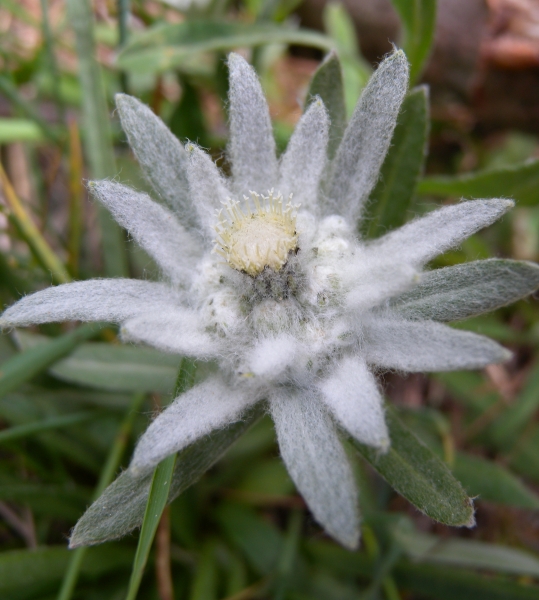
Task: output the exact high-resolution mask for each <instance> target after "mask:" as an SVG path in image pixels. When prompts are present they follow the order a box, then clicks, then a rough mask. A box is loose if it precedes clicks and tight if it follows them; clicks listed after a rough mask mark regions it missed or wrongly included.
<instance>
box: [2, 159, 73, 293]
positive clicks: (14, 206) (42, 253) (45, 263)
mask: <svg viewBox="0 0 539 600" xmlns="http://www.w3.org/2000/svg"><path fill="white" fill-rule="evenodd" d="M0 185H1V186H2V189H3V192H4V198H5V200H6V203H7V207H8V216H9V217H10V219H11V221H12V222H13V224H14V225H15V227H16V228H17V229H18V231H19V233H20V234H21V236H22V238H23V239H24V241H25V242H26V243H27V244H28V247H29V248H30V250H31V251H32V254H33V255H34V256H35V258H36V260H37V261H38V263H39V264H40V265H41V266H42V267H43V269H44V270H45V271H46V272H48V273H50V274H51V276H52V279H53V281H54V282H55V283H67V282H68V281H71V277H70V276H69V273H68V272H67V270H66V268H65V267H64V265H63V263H62V261H61V260H60V259H59V258H58V256H57V255H56V254H55V253H54V250H53V249H52V248H51V247H50V246H49V244H48V243H47V241H46V240H45V238H44V237H43V236H42V235H41V232H40V231H39V229H38V228H37V227H36V225H35V223H34V222H33V221H32V219H31V218H30V215H29V214H28V212H27V211H26V209H25V208H24V206H23V204H22V202H21V201H20V200H19V198H18V197H17V194H16V193H15V190H14V189H13V186H12V185H11V182H10V181H9V179H8V177H7V175H6V172H5V171H4V169H3V167H2V165H0Z"/></svg>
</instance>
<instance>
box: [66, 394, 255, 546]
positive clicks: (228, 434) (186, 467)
mask: <svg viewBox="0 0 539 600" xmlns="http://www.w3.org/2000/svg"><path fill="white" fill-rule="evenodd" d="M263 412H264V408H263V407H262V406H260V405H259V406H257V407H256V408H255V409H253V410H252V411H251V412H249V413H248V414H247V415H245V416H244V418H243V419H242V420H241V421H239V422H238V423H234V424H233V425H230V426H229V427H227V428H226V429H221V430H219V431H215V432H213V433H212V434H210V435H208V436H206V437H204V438H202V439H201V440H199V441H198V442H196V443H194V444H192V445H191V446H189V447H188V448H186V449H185V450H183V451H182V452H180V453H179V454H178V457H177V459H176V467H175V471H174V476H173V479H172V483H171V487H170V493H169V497H168V501H169V502H172V500H174V498H176V497H177V496H179V495H180V494H181V493H182V492H183V491H184V490H186V489H187V488H188V487H189V486H191V485H192V484H193V483H195V482H196V481H197V480H198V479H199V478H200V477H201V476H202V475H203V474H204V473H205V472H206V471H207V470H208V469H209V468H210V467H211V466H212V465H213V464H214V463H215V462H216V461H217V460H219V458H220V457H221V456H222V455H223V454H224V453H225V452H226V451H227V449H228V448H229V447H230V446H231V445H232V444H233V443H234V442H235V441H236V440H237V438H238V437H239V436H240V435H242V434H243V433H244V432H245V431H246V430H247V429H248V428H249V427H250V426H251V425H252V424H253V423H255V422H256V421H257V420H258V419H259V418H260V417H261V416H262V414H263ZM151 479H152V474H151V473H150V474H148V475H145V476H144V477H135V476H134V475H132V473H131V471H129V470H127V471H124V473H122V474H121V475H120V476H119V477H118V478H117V479H116V481H114V483H112V484H111V485H110V486H109V487H108V488H107V489H106V490H105V492H104V493H103V494H102V495H101V496H100V497H99V498H98V499H97V500H96V501H95V502H94V503H93V504H92V505H91V506H90V508H88V510H87V511H86V512H85V513H84V515H83V516H82V517H81V519H80V520H79V522H78V523H77V524H76V526H75V529H74V530H73V535H72V537H71V543H70V545H71V547H72V548H75V547H77V546H85V545H91V544H99V543H101V542H106V541H108V540H113V539H117V538H120V537H122V536H124V535H126V534H127V533H129V532H130V531H132V530H133V529H135V528H136V527H140V525H141V523H142V520H143V517H144V510H145V507H146V502H147V500H148V493H149V490H150V484H151Z"/></svg>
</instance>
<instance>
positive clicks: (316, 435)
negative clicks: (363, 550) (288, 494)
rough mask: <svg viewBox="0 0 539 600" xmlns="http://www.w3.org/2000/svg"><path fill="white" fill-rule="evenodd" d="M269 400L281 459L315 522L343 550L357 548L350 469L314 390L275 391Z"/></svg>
mask: <svg viewBox="0 0 539 600" xmlns="http://www.w3.org/2000/svg"><path fill="white" fill-rule="evenodd" d="M269 401H270V410H271V416H272V417H273V420H274V422H275V430H276V432H277V440H278V442H279V448H280V450H281V456H282V458H283V460H284V462H285V465H286V468H287V469H288V472H289V473H290V475H291V477H292V479H293V480H294V483H295V484H296V485H297V487H298V489H299V491H300V492H301V494H302V495H303V497H304V498H305V500H306V501H307V503H308V505H309V507H310V509H311V510H312V512H313V515H314V517H315V519H316V520H317V521H318V522H319V523H320V524H321V525H322V526H323V527H324V529H326V531H328V533H330V534H331V535H332V536H333V537H335V538H336V539H338V540H339V541H340V542H341V543H342V544H343V545H344V546H346V547H347V548H350V549H352V550H353V549H355V548H357V545H358V542H359V512H358V497H357V490H356V486H355V482H354V477H353V475H352V469H351V467H350V464H349V462H348V459H347V457H346V454H345V452H344V449H343V447H342V445H341V443H340V441H339V438H338V436H337V432H336V430H335V425H334V423H333V422H332V420H331V419H330V417H329V415H328V414H327V412H326V410H325V409H324V407H323V405H322V404H321V402H320V400H319V399H318V398H317V396H316V392H314V390H297V391H294V390H286V389H283V390H279V389H276V390H275V391H274V392H273V393H272V394H271V396H270V399H269Z"/></svg>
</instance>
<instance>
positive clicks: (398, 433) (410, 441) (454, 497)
mask: <svg viewBox="0 0 539 600" xmlns="http://www.w3.org/2000/svg"><path fill="white" fill-rule="evenodd" d="M386 422H387V425H388V428H389V435H390V438H391V446H390V448H389V450H388V452H387V453H386V454H380V453H379V451H378V450H376V449H374V448H372V447H370V446H366V445H364V444H360V443H359V442H357V441H356V440H353V439H352V440H350V441H351V443H352V444H353V446H354V447H355V448H356V449H357V450H359V452H360V453H361V454H362V455H363V456H364V458H366V459H367V460H368V461H369V463H371V465H372V466H373V468H374V469H375V470H376V471H378V473H380V475H381V476H382V477H383V478H384V479H385V480H386V481H387V482H388V483H389V485H391V487H393V488H394V489H395V490H396V491H397V492H398V493H399V494H401V495H402V496H404V497H405V498H406V499H407V500H408V501H409V502H411V503H412V504H413V505H414V506H415V507H416V508H417V509H418V510H420V511H421V512H423V513H425V514H426V515H428V516H429V517H430V518H431V519H435V520H436V521H439V522H440V523H444V524H445V525H453V526H456V527H460V526H467V527H471V526H473V525H474V524H475V519H474V515H473V513H474V510H473V504H472V500H471V499H470V498H469V497H468V496H467V494H466V492H465V491H464V489H463V488H462V486H461V485H460V483H459V482H458V481H457V480H456V479H455V477H454V476H453V475H452V474H451V472H450V470H449V469H448V467H447V465H446V464H445V463H444V462H442V461H441V460H440V459H439V458H438V457H437V456H436V455H435V454H434V453H433V452H431V450H429V449H428V448H427V446H425V445H424V444H423V443H422V442H421V441H419V439H418V438H417V437H416V436H415V435H414V434H413V433H412V432H411V431H410V430H409V429H408V428H407V427H406V426H405V425H404V424H403V423H402V422H401V421H400V419H399V418H398V417H397V415H396V414H395V412H394V410H393V409H392V408H391V407H389V406H388V407H387V409H386Z"/></svg>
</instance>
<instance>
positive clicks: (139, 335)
mask: <svg viewBox="0 0 539 600" xmlns="http://www.w3.org/2000/svg"><path fill="white" fill-rule="evenodd" d="M120 333H121V336H122V340H123V341H124V342H141V343H144V344H148V345H149V346H153V347H154V348H158V349H159V350H163V351H164V352H170V353H172V354H182V355H184V356H193V357H197V358H202V359H204V358H213V357H216V356H217V355H218V348H216V347H215V344H214V343H213V342H214V340H213V339H212V338H211V337H210V336H209V335H208V334H207V333H205V332H204V330H203V329H202V328H201V327H200V318H199V315H198V313H196V312H195V311H192V310H187V309H184V310H178V309H175V310H170V309H169V310H166V311H162V312H159V311H157V312H155V311H153V310H152V311H151V312H150V313H148V312H146V313H145V314H141V315H140V316H136V317H133V318H129V319H127V320H126V321H124V323H123V324H122V329H121V331H120Z"/></svg>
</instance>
